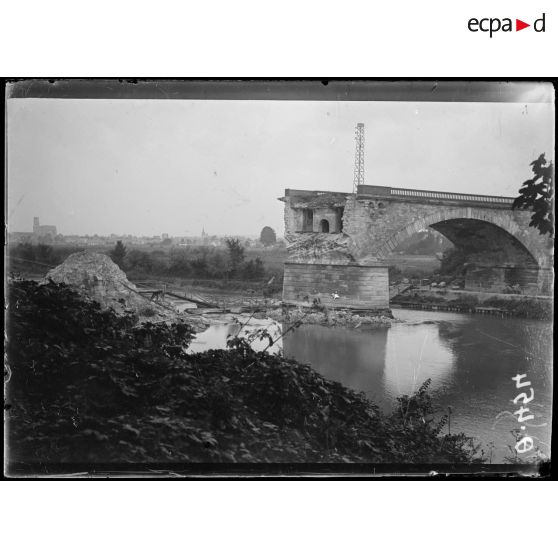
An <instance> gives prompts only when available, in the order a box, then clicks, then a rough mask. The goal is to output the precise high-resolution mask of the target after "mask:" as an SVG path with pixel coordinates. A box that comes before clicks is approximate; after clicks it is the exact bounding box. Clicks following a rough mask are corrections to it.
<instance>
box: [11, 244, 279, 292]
mask: <svg viewBox="0 0 558 558" xmlns="http://www.w3.org/2000/svg"><path fill="white" fill-rule="evenodd" d="M119 242H120V244H117V245H115V246H114V247H113V248H111V249H110V250H107V248H106V247H97V248H96V249H95V250H96V251H100V252H103V251H104V252H107V253H108V255H109V256H110V257H111V259H112V260H113V261H114V262H115V263H116V264H117V265H118V266H119V267H120V268H121V269H122V270H124V271H125V272H126V273H127V274H128V275H129V276H130V277H133V278H135V279H136V280H140V279H145V278H149V277H165V278H171V279H172V278H173V277H174V278H180V279H200V280H208V281H213V280H215V281H227V282H228V281H243V282H246V281H248V282H260V283H261V282H262V281H263V280H269V278H270V277H273V276H275V277H276V279H275V281H274V283H275V285H276V286H277V291H278V292H279V291H280V289H281V282H282V276H283V260H284V257H285V255H284V250H282V249H278V250H275V252H274V253H270V252H267V251H265V250H264V249H261V250H259V251H258V250H253V251H252V252H251V254H254V255H255V257H247V255H246V251H245V249H244V247H243V246H241V245H237V247H235V248H233V250H234V251H235V255H234V262H233V259H231V257H230V255H229V254H230V251H229V249H223V248H219V247H214V246H173V247H170V248H169V247H167V248H166V249H155V250H152V249H145V248H133V247H132V248H130V247H127V246H126V245H125V244H123V243H122V242H121V241H119ZM84 248H87V247H78V246H60V245H47V244H38V245H36V244H31V243H19V244H14V245H11V246H10V247H9V258H10V270H11V271H14V272H16V273H23V274H26V273H29V272H32V273H40V274H41V275H44V273H45V270H46V269H48V268H52V267H56V266H57V265H59V264H61V263H62V262H63V261H64V260H65V259H66V258H67V257H68V256H69V255H70V254H72V253H74V252H79V251H82V250H83V249H84ZM237 254H240V256H238V255H237ZM262 256H263V257H266V262H265V263H264V261H263V260H262Z"/></svg>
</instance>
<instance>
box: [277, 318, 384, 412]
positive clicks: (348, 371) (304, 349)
mask: <svg viewBox="0 0 558 558" xmlns="http://www.w3.org/2000/svg"><path fill="white" fill-rule="evenodd" d="M387 335H388V331H387V329H384V328H382V329H381V330H378V331H375V332H374V334H373V335H370V333H369V332H364V331H358V330H347V329H339V328H335V329H333V328H328V327H323V326H315V325H303V326H300V328H298V329H296V330H294V331H292V332H289V333H287V335H285V338H284V339H283V352H284V355H285V356H286V357H289V358H294V359H295V360H297V361H299V362H303V363H306V364H311V365H312V367H313V368H314V369H315V370H318V371H319V372H320V373H322V374H323V375H324V376H326V377H327V378H329V379H330V380H335V381H337V382H341V383H342V384H344V385H345V386H347V387H350V388H352V389H355V390H358V391H364V392H366V393H367V395H369V396H371V395H377V394H381V393H382V392H383V381H384V380H383V375H384V370H385V360H386V345H387V343H386V340H387ZM376 401H377V399H376Z"/></svg>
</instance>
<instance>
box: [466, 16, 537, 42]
mask: <svg viewBox="0 0 558 558" xmlns="http://www.w3.org/2000/svg"><path fill="white" fill-rule="evenodd" d="M545 16H546V14H544V13H543V15H542V16H541V17H540V18H539V19H536V20H535V21H534V22H533V29H534V30H535V31H536V32H537V33H544V32H545V24H546V22H545ZM467 27H468V28H469V31H472V32H473V33H477V32H478V31H481V32H483V33H490V38H492V35H493V34H494V33H497V32H498V31H503V32H504V33H506V32H510V31H513V25H512V19H511V18H509V17H505V18H503V19H500V18H497V17H485V18H482V19H477V18H475V17H472V18H471V19H470V20H469V22H468V24H467ZM527 27H531V24H530V23H525V22H524V21H521V20H520V19H516V20H515V30H516V31H521V30H522V29H526V28H527Z"/></svg>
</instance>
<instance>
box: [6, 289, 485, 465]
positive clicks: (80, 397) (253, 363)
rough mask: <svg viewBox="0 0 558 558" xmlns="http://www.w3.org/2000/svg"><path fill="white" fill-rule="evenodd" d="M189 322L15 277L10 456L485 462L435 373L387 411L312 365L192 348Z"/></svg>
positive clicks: (237, 343) (238, 342) (236, 349)
mask: <svg viewBox="0 0 558 558" xmlns="http://www.w3.org/2000/svg"><path fill="white" fill-rule="evenodd" d="M191 339H192V329H191V328H190V326H188V325H187V324H183V323H175V324H171V325H168V324H165V323H161V324H149V323H146V324H143V325H138V323H137V318H136V317H135V316H134V315H132V314H126V315H123V316H117V315H116V314H115V313H114V312H112V311H110V310H109V311H101V309H100V307H99V305H98V304H97V303H96V302H93V301H90V300H87V299H84V298H82V297H81V295H79V294H78V293H77V292H75V291H73V290H71V289H70V288H68V287H66V286H64V285H55V284H53V283H50V284H46V285H38V284H37V283H34V282H32V281H17V282H13V283H11V284H10V286H9V305H8V343H7V362H8V366H7V371H8V372H7V378H6V380H7V384H6V385H7V402H6V411H7V412H6V415H7V426H8V442H9V449H10V460H11V461H12V462H27V463H39V462H51V463H64V462H67V463H94V462H105V463H106V462H132V463H133V462H142V463H145V462H175V463H186V462H373V463H382V462H392V463H448V462H451V463H466V462H473V461H478V459H477V458H476V457H475V452H476V448H474V447H473V445H472V442H471V440H470V439H468V438H467V437H465V435H463V434H454V435H443V434H442V431H443V430H444V429H445V428H444V427H445V421H446V418H445V417H443V418H442V419H441V420H434V419H433V417H432V401H431V399H430V396H429V394H428V390H427V387H428V382H427V383H426V384H425V385H423V386H422V387H421V388H420V389H419V391H418V392H417V393H415V394H414V395H412V396H409V397H401V398H399V399H398V406H397V408H396V409H395V411H394V412H393V414H392V415H390V416H385V415H383V414H382V413H380V411H379V410H378V408H377V407H376V405H374V404H373V403H372V402H371V401H370V400H368V399H367V398H366V397H365V396H364V395H363V394H359V393H355V392H354V391H351V390H349V389H346V388H345V387H343V386H342V385H341V384H339V383H337V382H332V381H329V380H326V379H325V378H324V377H322V376H321V375H320V374H318V373H316V372H315V371H313V370H312V369H311V368H310V367H308V366H306V365H302V364H299V363H297V362H295V361H293V360H287V359H285V358H283V357H281V356H278V355H271V354H268V352H266V351H263V352H255V351H253V350H252V349H251V348H250V346H249V345H248V344H247V342H246V341H245V340H243V339H238V338H234V339H231V340H230V343H229V349H228V350H211V351H207V352H204V353H198V354H187V353H186V352H185V351H184V350H183V349H184V347H186V346H187V345H188V343H189V342H190V340H191Z"/></svg>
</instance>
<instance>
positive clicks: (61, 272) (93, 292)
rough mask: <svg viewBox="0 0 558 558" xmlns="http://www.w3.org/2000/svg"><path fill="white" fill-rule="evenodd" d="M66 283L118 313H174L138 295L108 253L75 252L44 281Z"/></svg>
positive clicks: (164, 314)
mask: <svg viewBox="0 0 558 558" xmlns="http://www.w3.org/2000/svg"><path fill="white" fill-rule="evenodd" d="M49 280H51V281H54V282H55V283H65V284H66V285H71V286H73V287H74V288H77V289H78V290H79V291H80V292H82V293H83V294H86V295H87V296H89V297H91V298H92V299H94V300H96V301H97V302H99V304H101V307H103V308H113V309H114V310H116V311H117V312H122V311H125V310H133V311H134V312H138V313H140V314H142V313H146V314H150V315H152V316H154V315H157V316H164V317H167V316H168V315H170V314H173V312H172V310H167V309H165V308H162V307H161V306H159V305H157V304H154V303H153V302H151V301H149V300H147V299H146V298H144V297H143V296H141V295H140V294H137V292H135V291H137V289H136V286H135V285H134V284H133V283H131V282H130V281H128V278H127V277H126V274H125V273H124V272H123V271H122V270H121V269H120V268H119V267H118V266H117V265H116V264H115V263H114V262H113V261H112V260H111V259H110V258H109V257H108V256H106V255H105V254H97V253H95V252H76V253H75V254H71V255H70V256H68V257H67V258H66V260H64V262H63V263H61V264H60V265H59V266H58V267H55V268H54V269H52V270H50V271H49V272H48V273H47V275H46V276H45V280H44V282H48V281H49Z"/></svg>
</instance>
